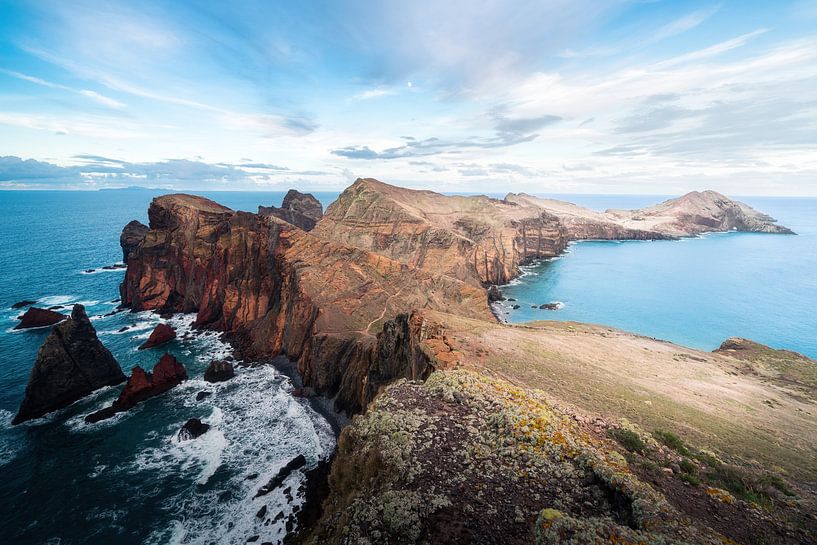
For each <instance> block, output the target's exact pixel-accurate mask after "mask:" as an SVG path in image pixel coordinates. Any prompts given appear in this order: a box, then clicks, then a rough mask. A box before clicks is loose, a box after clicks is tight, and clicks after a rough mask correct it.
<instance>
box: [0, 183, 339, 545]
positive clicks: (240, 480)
mask: <svg viewBox="0 0 817 545" xmlns="http://www.w3.org/2000/svg"><path fill="white" fill-rule="evenodd" d="M207 195H208V196H210V197H211V198H214V199H216V200H218V201H219V202H222V203H224V204H226V205H228V206H231V207H233V208H236V209H243V210H250V211H255V210H256V207H257V206H258V204H265V205H269V204H280V202H281V199H282V198H283V193H263V194H261V193H210V194H207ZM153 196H154V193H151V192H148V191H106V192H99V193H79V192H52V191H48V192H0V210H2V214H0V233H2V238H0V286H2V290H0V535H2V537H0V541H2V542H3V543H9V544H12V543H13V544H16V543H20V544H27V545H32V544H40V543H49V544H57V543H59V544H63V545H65V544H94V545H96V544H104V545H108V544H114V543H115V544H123V545H128V544H134V545H135V544H141V543H156V544H164V543H245V541H246V539H247V538H248V537H250V536H253V535H260V536H261V538H260V539H259V542H263V541H271V542H273V543H278V542H280V539H281V537H282V536H283V535H284V531H285V530H284V520H285V519H284V520H281V521H278V522H276V523H275V524H270V525H264V524H263V523H264V521H263V520H262V519H257V518H256V517H255V514H256V512H257V511H258V510H259V509H260V508H261V505H263V504H266V505H267V506H268V512H269V514H270V515H269V517H270V518H271V517H274V516H275V515H276V514H277V513H278V512H279V511H283V512H284V514H285V515H287V514H288V513H290V512H291V511H292V509H293V508H294V506H295V505H297V504H298V503H300V502H301V500H300V499H299V498H295V500H294V501H293V502H289V501H288V500H286V499H285V498H284V496H283V494H282V491H281V490H278V491H277V492H273V493H272V494H270V495H269V496H265V497H263V498H259V499H256V500H253V496H254V494H255V491H256V489H257V488H258V487H259V486H261V484H263V483H265V482H266V481H267V480H268V479H269V478H270V477H271V476H272V475H274V474H275V473H276V472H277V471H278V469H279V468H280V467H281V466H283V465H284V464H285V463H286V462H288V461H289V460H291V459H292V458H293V457H295V456H297V455H298V454H304V455H305V456H306V458H307V460H309V461H310V462H316V461H317V460H318V459H321V458H324V457H326V456H327V455H328V454H329V453H330V452H331V450H332V449H333V445H334V438H333V434H332V431H331V428H330V426H329V424H328V423H327V422H326V420H325V419H323V418H322V417H321V416H319V415H318V414H317V413H316V412H315V411H313V410H312V409H311V407H310V406H309V405H307V404H306V403H305V402H304V401H303V400H300V399H294V398H292V396H291V395H289V393H288V390H289V389H290V388H291V384H290V383H289V380H288V379H286V378H285V377H284V376H282V375H280V374H279V373H277V372H276V371H275V370H274V369H272V368H271V367H259V368H241V369H238V370H237V377H236V378H235V379H233V380H231V381H229V382H226V383H222V384H218V385H213V384H209V383H206V382H204V381H203V380H202V379H201V377H202V374H203V371H204V369H205V367H206V366H207V364H208V363H209V362H210V361H211V360H212V359H214V358H217V357H219V356H221V357H223V356H224V355H227V354H229V352H230V350H229V347H228V346H226V345H225V344H224V343H222V342H221V341H220V339H219V337H218V335H217V334H215V333H207V334H201V335H192V334H191V335H190V336H189V338H184V337H186V333H187V332H190V323H191V320H192V317H176V318H173V319H172V320H171V323H172V324H173V325H174V326H175V327H176V329H177V331H178V332H179V337H180V338H179V339H178V340H176V341H173V342H172V343H171V344H170V345H167V346H165V347H161V348H157V349H154V350H145V351H139V352H137V351H136V347H137V346H138V345H139V344H140V343H141V342H143V341H144V339H145V338H146V336H147V335H148V334H149V333H150V331H151V329H152V328H153V327H154V326H155V325H156V324H157V323H159V321H160V319H159V318H158V317H157V316H156V315H154V314H152V313H135V314H134V313H130V312H122V313H118V314H114V315H113V316H107V317H105V316H104V315H105V314H107V313H109V312H111V311H112V310H114V309H115V307H116V305H117V303H116V302H115V301H116V300H117V299H118V297H119V289H118V286H119V283H120V282H121V280H122V276H123V274H124V273H123V272H122V271H121V270H120V271H110V272H108V271H105V272H96V273H93V274H85V273H84V271H85V270H86V269H98V268H99V267H102V266H104V265H109V264H112V263H115V262H117V261H120V260H121V259H122V253H121V250H120V248H119V232H120V231H121V228H122V226H123V225H124V224H125V223H126V222H128V221H130V220H131V219H139V220H141V221H143V222H145V223H147V207H148V204H149V203H150V200H151V198H152V197H153ZM322 197H324V198H326V196H322ZM334 197H335V195H330V196H329V197H328V199H329V200H332V199H333V198H334ZM22 299H36V300H37V301H39V303H38V305H39V306H52V305H65V307H66V308H65V309H64V312H66V313H67V312H69V309H70V305H72V304H73V303H75V302H82V303H83V304H85V306H86V308H87V311H88V314H89V316H91V317H92V321H93V323H94V326H95V327H96V329H97V332H98V334H99V338H100V339H101V340H102V342H103V343H104V344H105V345H106V346H107V347H108V348H109V349H110V350H111V351H112V352H113V354H114V356H115V357H116V358H117V360H118V361H119V363H120V364H121V365H122V367H123V369H124V370H125V372H126V373H127V372H128V371H129V369H130V368H131V367H133V366H134V365H141V366H143V367H147V368H150V367H152V366H153V364H154V363H155V362H156V361H157V360H158V358H159V356H161V354H162V353H164V351H165V350H169V351H170V352H172V353H173V354H174V355H176V357H177V358H178V359H179V360H180V361H181V362H183V363H184V365H185V366H186V367H187V369H188V373H189V375H190V377H191V379H190V380H188V381H187V382H185V383H183V384H182V385H181V386H179V387H177V388H175V389H173V390H171V391H170V392H168V393H166V394H164V395H162V396H159V397H157V398H154V399H150V400H148V401H146V402H145V403H143V404H141V405H139V406H137V407H136V408H134V409H133V410H132V411H129V412H128V413H123V414H121V415H118V416H117V417H115V418H114V419H112V420H110V421H104V422H100V423H99V424H94V425H86V424H84V422H83V417H84V415H86V414H88V413H90V412H92V411H94V410H97V409H99V408H101V407H103V406H105V405H107V404H109V403H110V402H111V401H112V400H113V399H114V398H115V397H116V395H117V394H118V391H119V388H118V387H117V388H108V389H105V390H102V391H99V392H98V393H96V394H94V395H91V396H90V397H88V398H86V399H84V400H81V401H79V402H77V403H75V404H74V405H72V406H71V407H68V408H67V409H65V410H62V411H59V412H57V413H54V414H52V415H50V416H47V417H46V418H43V419H40V420H36V421H33V422H30V423H26V424H22V425H20V426H15V427H11V426H10V420H11V418H12V416H13V414H14V413H15V412H16V410H17V407H18V405H19V402H20V400H21V398H22V395H23V391H24V389H25V383H26V380H27V378H28V374H29V371H30V369H31V365H32V363H33V362H34V360H35V358H36V353H37V349H38V348H39V346H40V344H42V342H43V340H44V339H45V337H46V336H47V334H48V329H44V330H29V331H17V332H12V331H11V328H12V327H13V326H14V325H15V324H16V323H17V321H16V320H15V316H17V315H19V314H20V311H14V310H11V309H10V308H9V307H10V305H12V304H13V303H15V302H16V301H19V300H22ZM123 326H130V329H129V330H127V331H125V332H122V333H119V332H118V330H119V329H120V328H122V327H123ZM202 390H207V391H210V392H212V395H211V396H210V397H208V398H206V399H204V400H202V401H196V399H195V397H196V394H197V393H198V392H200V391H202ZM192 417H198V418H201V419H203V420H204V421H205V422H208V423H210V424H211V425H212V426H213V428H212V429H211V430H210V431H209V432H208V433H206V434H205V435H203V436H202V437H200V438H198V439H196V440H193V441H189V442H184V443H179V442H178V441H177V440H176V437H175V436H176V432H177V431H178V429H179V428H180V427H181V426H182V424H183V423H184V422H185V421H186V420H187V419H189V418H192ZM252 474H258V477H257V478H255V479H251V480H248V479H247V478H246V477H247V476H248V475H252ZM300 479H302V476H301V475H300V474H299V473H296V474H293V476H292V477H290V479H289V480H288V481H287V485H291V486H292V487H293V490H294V489H296V488H297V486H298V483H299V482H300V481H299V480H300Z"/></svg>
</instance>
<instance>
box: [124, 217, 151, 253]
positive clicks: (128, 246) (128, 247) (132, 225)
mask: <svg viewBox="0 0 817 545" xmlns="http://www.w3.org/2000/svg"><path fill="white" fill-rule="evenodd" d="M147 232H148V226H147V225H145V224H144V223H142V222H141V221H137V220H133V221H131V222H128V224H127V225H125V227H124V228H123V229H122V234H121V235H119V246H120V247H121V248H122V261H124V262H125V263H127V262H128V257H130V254H131V252H133V250H135V249H136V247H137V246H139V243H140V242H142V239H143V238H145V233H147Z"/></svg>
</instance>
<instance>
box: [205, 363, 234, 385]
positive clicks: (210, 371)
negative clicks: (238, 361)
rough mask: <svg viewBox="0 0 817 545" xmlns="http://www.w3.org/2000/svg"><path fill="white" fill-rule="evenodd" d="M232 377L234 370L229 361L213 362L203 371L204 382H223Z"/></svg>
mask: <svg viewBox="0 0 817 545" xmlns="http://www.w3.org/2000/svg"><path fill="white" fill-rule="evenodd" d="M234 376H235V369H234V368H233V364H232V363H230V362H229V361H223V360H213V361H211V362H210V365H208V366H207V369H206V370H205V371H204V380H206V381H207V382H224V381H225V380H230V379H231V378H233V377H234Z"/></svg>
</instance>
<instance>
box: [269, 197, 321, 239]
mask: <svg viewBox="0 0 817 545" xmlns="http://www.w3.org/2000/svg"><path fill="white" fill-rule="evenodd" d="M258 214H259V215H262V216H275V217H276V218H280V219H282V220H284V221H286V222H288V223H291V224H292V225H295V226H296V227H299V228H301V229H303V230H304V231H311V230H312V229H314V228H315V224H317V223H318V222H319V221H320V220H321V218H322V217H323V206H322V205H321V203H320V201H319V200H318V199H316V198H315V197H314V196H313V195H312V194H311V193H301V192H300V191H296V190H295V189H290V190H289V191H287V194H286V195H285V196H284V200H283V202H282V203H281V208H278V207H276V206H259V207H258Z"/></svg>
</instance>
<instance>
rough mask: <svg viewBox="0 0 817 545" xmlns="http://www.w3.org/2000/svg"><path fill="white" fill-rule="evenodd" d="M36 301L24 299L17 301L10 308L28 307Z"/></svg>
mask: <svg viewBox="0 0 817 545" xmlns="http://www.w3.org/2000/svg"><path fill="white" fill-rule="evenodd" d="M36 304H37V301H29V300H28V299H26V300H25V301H18V302H16V303H14V304H13V305H11V308H15V309H16V308H23V307H30V306H31V305H36Z"/></svg>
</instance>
